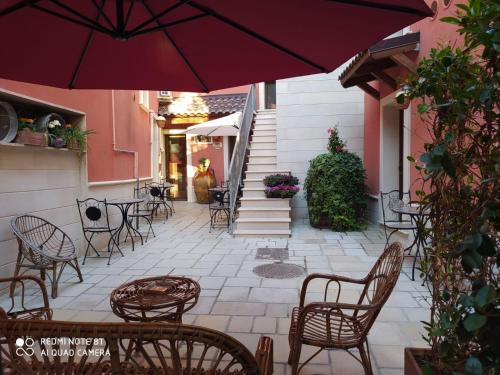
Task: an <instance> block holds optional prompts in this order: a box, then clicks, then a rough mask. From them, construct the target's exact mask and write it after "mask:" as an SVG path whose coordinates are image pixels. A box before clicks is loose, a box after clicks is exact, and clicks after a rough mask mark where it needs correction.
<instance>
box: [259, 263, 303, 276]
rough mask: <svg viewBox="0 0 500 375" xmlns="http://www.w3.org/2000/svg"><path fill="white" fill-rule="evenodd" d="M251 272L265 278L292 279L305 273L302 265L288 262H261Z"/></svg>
mask: <svg viewBox="0 0 500 375" xmlns="http://www.w3.org/2000/svg"><path fill="white" fill-rule="evenodd" d="M253 272H254V273H256V274H257V275H259V276H261V277H265V278H266V279H292V278H294V277H299V276H302V275H303V274H304V273H305V271H304V268H303V267H300V266H296V265H295V264H288V263H272V264H261V265H260V266H257V267H255V268H254V269H253Z"/></svg>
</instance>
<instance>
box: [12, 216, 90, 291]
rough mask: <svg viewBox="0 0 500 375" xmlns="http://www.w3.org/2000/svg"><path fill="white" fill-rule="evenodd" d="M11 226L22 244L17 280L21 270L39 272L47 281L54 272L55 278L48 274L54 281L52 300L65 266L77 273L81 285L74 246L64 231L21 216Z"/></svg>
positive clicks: (48, 223)
mask: <svg viewBox="0 0 500 375" xmlns="http://www.w3.org/2000/svg"><path fill="white" fill-rule="evenodd" d="M10 225H11V228H12V231H13V232H14V234H15V236H16V238H17V242H18V245H19V254H18V256H17V263H16V269H15V271H14V278H17V277H18V276H19V275H20V272H21V268H27V269H36V270H39V271H40V276H41V278H42V280H44V281H45V274H46V271H52V275H48V277H49V278H50V280H51V282H52V298H56V297H57V285H58V284H59V279H60V278H61V275H62V272H63V271H64V268H65V267H66V265H69V266H70V267H71V268H73V269H74V270H75V271H76V273H77V274H78V278H79V279H80V282H82V281H83V277H82V273H81V271H80V267H79V266H78V259H77V255H76V249H75V245H74V244H73V241H71V238H69V236H68V235H67V234H66V233H64V232H63V231H62V230H61V229H59V228H58V227H56V226H55V225H54V224H52V223H50V222H48V221H47V220H45V219H42V218H41V217H37V216H32V215H23V216H18V217H16V218H14V219H12V221H11V223H10Z"/></svg>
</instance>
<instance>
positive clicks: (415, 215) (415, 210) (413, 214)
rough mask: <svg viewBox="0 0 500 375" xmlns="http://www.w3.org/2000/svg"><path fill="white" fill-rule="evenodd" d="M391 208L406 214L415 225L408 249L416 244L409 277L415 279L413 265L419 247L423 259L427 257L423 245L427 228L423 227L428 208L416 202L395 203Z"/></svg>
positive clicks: (418, 252)
mask: <svg viewBox="0 0 500 375" xmlns="http://www.w3.org/2000/svg"><path fill="white" fill-rule="evenodd" d="M391 210H392V211H393V212H395V213H397V214H400V215H408V216H409V217H410V219H411V221H413V222H414V223H415V226H416V227H417V230H416V234H415V238H414V239H413V243H412V244H411V246H410V247H409V249H412V248H413V246H415V245H416V247H417V249H416V251H415V256H414V258H413V266H412V273H411V279H412V280H415V266H416V263H417V257H420V249H422V252H423V254H424V259H426V258H427V254H426V251H425V246H426V239H427V237H428V232H427V229H426V228H425V226H426V224H427V221H428V219H429V213H430V212H429V210H428V209H425V208H423V207H422V206H421V205H418V204H411V203H410V204H401V205H399V206H398V205H396V206H394V207H391Z"/></svg>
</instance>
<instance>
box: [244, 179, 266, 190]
mask: <svg viewBox="0 0 500 375" xmlns="http://www.w3.org/2000/svg"><path fill="white" fill-rule="evenodd" d="M243 185H244V186H245V188H250V189H252V188H254V189H255V188H264V182H263V179H262V178H253V179H252V178H248V179H245V180H243Z"/></svg>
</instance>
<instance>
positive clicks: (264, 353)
mask: <svg viewBox="0 0 500 375" xmlns="http://www.w3.org/2000/svg"><path fill="white" fill-rule="evenodd" d="M255 360H256V361H257V365H258V366H259V369H260V373H261V374H262V375H271V374H272V373H273V340H272V339H271V338H270V337H267V336H262V337H261V338H260V340H259V343H258V344H257V350H256V351H255Z"/></svg>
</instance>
